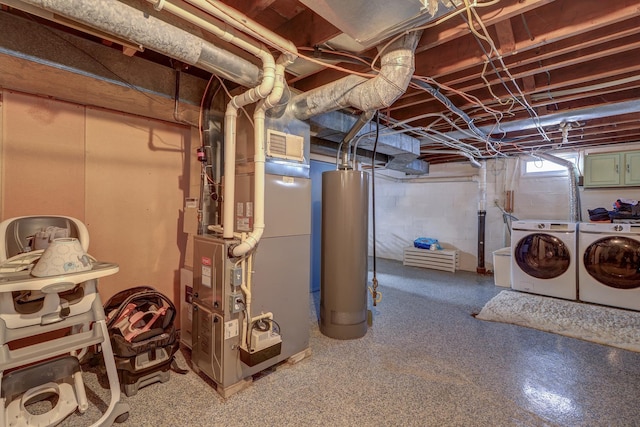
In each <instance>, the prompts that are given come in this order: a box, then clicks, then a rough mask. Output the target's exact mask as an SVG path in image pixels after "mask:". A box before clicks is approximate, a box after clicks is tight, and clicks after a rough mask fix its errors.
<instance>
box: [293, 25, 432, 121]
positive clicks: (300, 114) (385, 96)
mask: <svg viewBox="0 0 640 427" xmlns="http://www.w3.org/2000/svg"><path fill="white" fill-rule="evenodd" d="M421 35H422V32H421V31H416V32H412V33H410V34H406V35H405V36H404V37H402V38H401V39H399V40H398V41H396V42H395V43H393V44H392V45H391V46H389V48H388V49H389V51H388V52H387V53H385V54H384V55H382V57H381V67H380V72H379V74H378V75H377V76H376V77H373V78H371V79H367V78H365V77H360V76H354V75H351V76H347V77H344V78H342V79H340V80H336V81H335V82H332V83H328V84H326V85H324V86H320V87H318V88H316V89H313V90H311V91H309V92H305V93H302V94H300V95H297V96H295V97H294V98H293V99H292V100H291V101H292V102H291V103H290V105H291V107H290V108H291V109H292V110H293V114H294V116H295V117H296V118H297V119H300V120H306V119H308V118H310V117H313V116H315V115H317V114H321V113H326V112H329V111H335V110H339V109H342V108H346V107H354V108H357V109H359V110H362V111H373V110H378V109H380V108H384V107H388V106H390V105H391V104H393V102H394V101H395V100H396V99H398V97H399V96H400V95H402V94H403V93H404V92H405V90H406V89H407V86H408V85H409V81H410V80H411V76H412V75H413V72H414V70H415V64H414V62H415V61H414V60H415V49H416V46H417V44H418V41H419V40H420V36H421Z"/></svg>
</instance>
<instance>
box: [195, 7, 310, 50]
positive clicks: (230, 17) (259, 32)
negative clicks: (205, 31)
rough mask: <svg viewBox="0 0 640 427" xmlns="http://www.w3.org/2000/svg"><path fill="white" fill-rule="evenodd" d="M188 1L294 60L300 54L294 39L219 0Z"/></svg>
mask: <svg viewBox="0 0 640 427" xmlns="http://www.w3.org/2000/svg"><path fill="white" fill-rule="evenodd" d="M186 1H187V3H191V4H192V5H194V6H196V7H198V8H199V9H202V10H204V11H205V12H207V13H209V14H211V15H212V16H215V17H216V18H218V19H220V20H222V21H224V22H226V23H228V24H229V25H231V26H233V27H235V28H237V29H238V30H240V31H242V32H243V33H246V34H249V35H250V36H252V37H254V38H255V39H256V40H260V41H261V42H262V43H264V44H266V45H269V46H271V47H273V48H276V49H278V50H279V51H281V52H283V53H285V54H287V56H288V59H289V60H290V61H291V62H293V61H294V60H295V58H296V57H297V56H298V49H297V48H296V45H295V44H293V42H292V41H290V40H287V39H285V38H284V37H282V36H280V35H278V34H276V33H274V32H273V31H271V30H270V29H268V28H266V27H264V26H263V25H260V24H258V23H257V22H255V21H254V20H252V19H251V18H249V17H248V16H246V15H244V14H243V13H240V12H239V11H237V10H235V9H233V8H231V7H229V6H227V5H226V4H224V3H222V2H221V1H218V0H186Z"/></svg>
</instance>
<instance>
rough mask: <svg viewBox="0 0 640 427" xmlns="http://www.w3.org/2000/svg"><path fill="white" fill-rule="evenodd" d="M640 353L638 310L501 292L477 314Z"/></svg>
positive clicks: (488, 318)
mask: <svg viewBox="0 0 640 427" xmlns="http://www.w3.org/2000/svg"><path fill="white" fill-rule="evenodd" d="M476 318H477V319H481V320H490V321H492V322H503V323H513V324H515V325H520V326H526V327H529V328H534V329H539V330H542V331H547V332H553V333H556V334H560V335H565V336H568V337H573V338H579V339H582V340H586V341H591V342H595V343H599V344H605V345H610V346H613V347H619V348H623V349H626V350H631V351H637V352H640V312H636V311H630V310H623V309H616V308H611V307H603V306H599V305H594V304H587V303H581V302H575V301H565V300H561V299H557V298H551V297H544V296H539V295H532V294H527V293H522V292H516V291H507V290H505V291H502V292H500V293H499V294H498V295H496V296H495V297H493V298H492V299H491V300H490V301H489V302H488V303H487V304H486V305H485V306H484V307H483V308H482V310H481V311H480V313H479V314H478V315H477V316H476Z"/></svg>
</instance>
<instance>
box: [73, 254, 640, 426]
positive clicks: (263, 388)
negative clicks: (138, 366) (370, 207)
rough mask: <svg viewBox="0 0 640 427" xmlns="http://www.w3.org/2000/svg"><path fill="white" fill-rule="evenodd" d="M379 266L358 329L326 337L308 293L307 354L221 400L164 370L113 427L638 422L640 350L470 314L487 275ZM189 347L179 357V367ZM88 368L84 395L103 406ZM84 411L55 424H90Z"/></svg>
mask: <svg viewBox="0 0 640 427" xmlns="http://www.w3.org/2000/svg"><path fill="white" fill-rule="evenodd" d="M377 265H378V274H377V277H378V281H379V286H380V287H379V289H380V290H381V291H382V293H383V299H382V302H381V303H380V304H379V305H378V306H377V307H375V308H374V324H373V327H372V328H371V329H370V330H369V331H368V332H367V334H366V335H365V336H364V337H363V338H361V339H357V340H350V341H340V340H334V339H331V338H327V337H325V336H323V335H322V334H321V333H320V332H319V329H318V326H317V318H316V312H317V307H318V304H319V298H320V297H319V294H312V295H311V301H310V303H311V307H312V310H311V318H310V323H309V327H310V336H311V339H310V347H311V352H312V355H311V357H309V358H307V359H304V360H302V361H301V362H299V363H297V364H295V365H291V366H290V365H283V366H281V367H278V368H277V369H274V370H271V371H270V372H268V373H267V374H266V375H263V376H261V377H260V378H258V379H257V380H255V381H254V382H253V384H252V385H251V386H250V387H249V388H248V389H246V390H244V391H242V392H240V393H238V394H235V395H233V396H231V397H230V398H229V399H227V400H226V401H225V400H223V399H222V398H220V397H219V395H218V394H217V393H216V392H215V390H214V389H213V387H212V385H211V384H210V383H209V382H207V381H206V380H205V379H203V378H201V377H199V376H197V375H196V374H194V373H193V372H192V371H190V372H189V373H188V374H187V375H178V374H176V373H173V372H172V373H171V379H170V380H169V381H168V382H166V383H156V384H152V385H149V386H147V387H145V388H142V389H140V390H139V392H138V394H137V395H135V396H132V397H130V398H126V397H125V400H126V401H127V402H128V403H129V404H130V405H131V412H130V417H129V419H128V420H127V421H126V422H124V423H123V424H121V425H122V426H556V425H557V426H634V425H640V405H639V404H638V398H639V397H640V353H634V352H630V351H626V350H620V349H616V348H612V347H606V346H602V345H598V344H592V343H588V342H584V341H580V340H577V339H572V338H567V337H563V336H559V335H554V334H550V333H546V332H541V331H537V330H532V329H527V328H523V327H519V326H514V325H507V324H500V323H492V322H484V321H481V320H477V319H475V318H474V317H473V316H472V313H477V312H479V311H480V309H481V308H482V307H483V305H484V304H485V303H486V302H487V301H488V300H489V299H491V298H492V297H493V296H494V295H496V294H497V293H499V292H500V291H501V290H502V289H503V288H498V287H495V286H494V285H493V280H492V278H491V277H484V276H478V275H476V274H473V273H469V272H456V273H446V272H438V271H433V270H425V269H419V268H413V267H403V266H402V264H401V263H400V262H397V261H388V260H378V263H377ZM185 356H186V359H185ZM188 356H189V354H188V351H187V350H183V351H182V353H180V354H179V358H178V361H179V364H180V365H181V366H183V367H186V366H188V362H187V360H188ZM92 376H93V377H95V373H91V372H88V373H85V377H86V378H87V384H88V388H89V391H88V394H89V398H90V400H92V401H93V402H94V403H96V402H97V403H98V405H101V404H102V405H103V403H101V402H100V398H101V397H100V396H104V390H100V387H99V386H97V385H96V383H95V381H94V382H93V384H92V379H91V378H90V377H92ZM102 399H105V400H108V398H107V396H104V397H102ZM92 409H93V408H91V409H90V410H89V412H88V413H86V414H85V415H83V416H77V415H73V416H71V417H70V418H69V419H67V420H66V421H65V422H64V423H63V425H87V424H89V423H90V422H92V420H95V419H97V417H96V418H91V417H92V416H93V415H92Z"/></svg>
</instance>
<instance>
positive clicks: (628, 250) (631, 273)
mask: <svg viewBox="0 0 640 427" xmlns="http://www.w3.org/2000/svg"><path fill="white" fill-rule="evenodd" d="M583 262H584V268H585V269H586V270H587V272H588V273H589V274H590V275H591V277H593V278H594V279H596V280H597V281H598V282H600V283H602V284H603V285H606V286H610V287H612V288H617V289H635V288H640V241H637V240H634V239H630V238H628V237H624V236H608V237H604V238H602V239H599V240H596V241H595V242H593V243H592V244H590V245H589V246H588V247H587V249H585V251H584V255H583Z"/></svg>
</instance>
